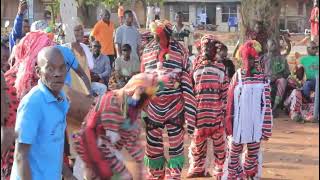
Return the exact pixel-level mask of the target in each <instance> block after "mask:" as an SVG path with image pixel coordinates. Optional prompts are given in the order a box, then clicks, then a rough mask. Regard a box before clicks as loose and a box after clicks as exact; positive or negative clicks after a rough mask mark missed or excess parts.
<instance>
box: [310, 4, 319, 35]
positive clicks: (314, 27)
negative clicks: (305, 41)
mask: <svg viewBox="0 0 320 180" xmlns="http://www.w3.org/2000/svg"><path fill="white" fill-rule="evenodd" d="M317 5H318V2H317V0H315V1H314V4H313V9H312V11H311V16H310V19H309V21H310V23H311V41H314V40H315V38H316V37H318V36H319V7H318V6H317Z"/></svg>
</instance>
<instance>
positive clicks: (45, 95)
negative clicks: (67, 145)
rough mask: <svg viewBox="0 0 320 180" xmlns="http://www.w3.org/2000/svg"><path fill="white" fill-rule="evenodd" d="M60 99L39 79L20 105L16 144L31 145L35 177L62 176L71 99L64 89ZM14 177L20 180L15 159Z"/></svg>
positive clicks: (54, 178) (55, 179) (53, 179)
mask: <svg viewBox="0 0 320 180" xmlns="http://www.w3.org/2000/svg"><path fill="white" fill-rule="evenodd" d="M60 97H62V98H61V99H62V100H61V101H58V100H57V98H56V97H55V96H54V95H53V94H52V93H51V92H50V91H49V89H48V88H47V87H46V86H45V85H44V84H42V82H41V81H40V80H39V81H38V85H37V86H35V87H34V88H32V89H31V91H30V92H29V93H28V94H27V95H25V96H24V97H23V98H22V100H21V102H20V104H19V107H18V111H17V121H16V126H15V131H16V132H18V137H17V139H16V143H24V144H30V145H31V146H30V150H29V155H28V160H29V165H30V169H31V176H32V179H33V180H59V179H61V173H62V163H63V150H64V140H65V129H66V115H67V112H68V109H69V102H68V100H67V99H66V96H65V94H64V93H63V92H61V93H60ZM10 179H11V180H19V179H20V178H19V177H18V169H17V162H16V161H14V163H13V168H12V171H11V178H10Z"/></svg>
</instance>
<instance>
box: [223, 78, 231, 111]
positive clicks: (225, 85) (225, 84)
mask: <svg viewBox="0 0 320 180" xmlns="http://www.w3.org/2000/svg"><path fill="white" fill-rule="evenodd" d="M229 81H230V80H229V77H228V74H227V73H225V75H224V79H223V83H222V89H221V90H222V94H221V100H222V102H223V107H222V109H223V111H224V113H225V110H226V107H227V94H228V87H229Z"/></svg>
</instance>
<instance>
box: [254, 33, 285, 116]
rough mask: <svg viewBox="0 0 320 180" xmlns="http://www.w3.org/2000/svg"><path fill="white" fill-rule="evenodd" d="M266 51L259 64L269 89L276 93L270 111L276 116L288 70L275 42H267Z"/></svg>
mask: <svg viewBox="0 0 320 180" xmlns="http://www.w3.org/2000/svg"><path fill="white" fill-rule="evenodd" d="M267 51H268V53H266V54H265V55H263V56H262V57H261V60H260V62H261V65H262V69H263V72H264V74H265V76H266V78H267V79H268V80H270V83H271V87H272V88H273V89H274V90H275V91H276V96H275V98H274V103H273V106H272V111H273V113H274V114H273V115H274V116H277V115H278V113H277V111H276V110H277V107H278V106H279V105H280V103H281V102H282V101H283V97H284V93H285V92H286V89H287V85H288V81H287V78H288V76H289V75H290V70H289V65H288V62H287V59H286V57H285V56H283V55H281V54H280V53H279V51H278V48H277V45H276V42H275V41H274V40H273V39H269V40H268V41H267Z"/></svg>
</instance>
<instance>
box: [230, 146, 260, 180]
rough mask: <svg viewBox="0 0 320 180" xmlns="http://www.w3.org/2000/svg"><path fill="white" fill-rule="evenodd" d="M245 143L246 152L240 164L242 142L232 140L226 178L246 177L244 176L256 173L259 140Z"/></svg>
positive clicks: (252, 175) (251, 175) (233, 179)
mask: <svg viewBox="0 0 320 180" xmlns="http://www.w3.org/2000/svg"><path fill="white" fill-rule="evenodd" d="M246 145H247V154H246V157H245V161H244V163H243V165H242V164H241V161H240V158H241V155H242V151H243V146H244V144H238V143H235V142H232V144H231V147H230V151H229V156H230V158H229V162H228V180H236V179H238V178H239V179H242V178H246V176H250V177H254V176H255V175H256V174H257V172H258V154H259V150H260V142H254V143H248V144H246Z"/></svg>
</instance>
